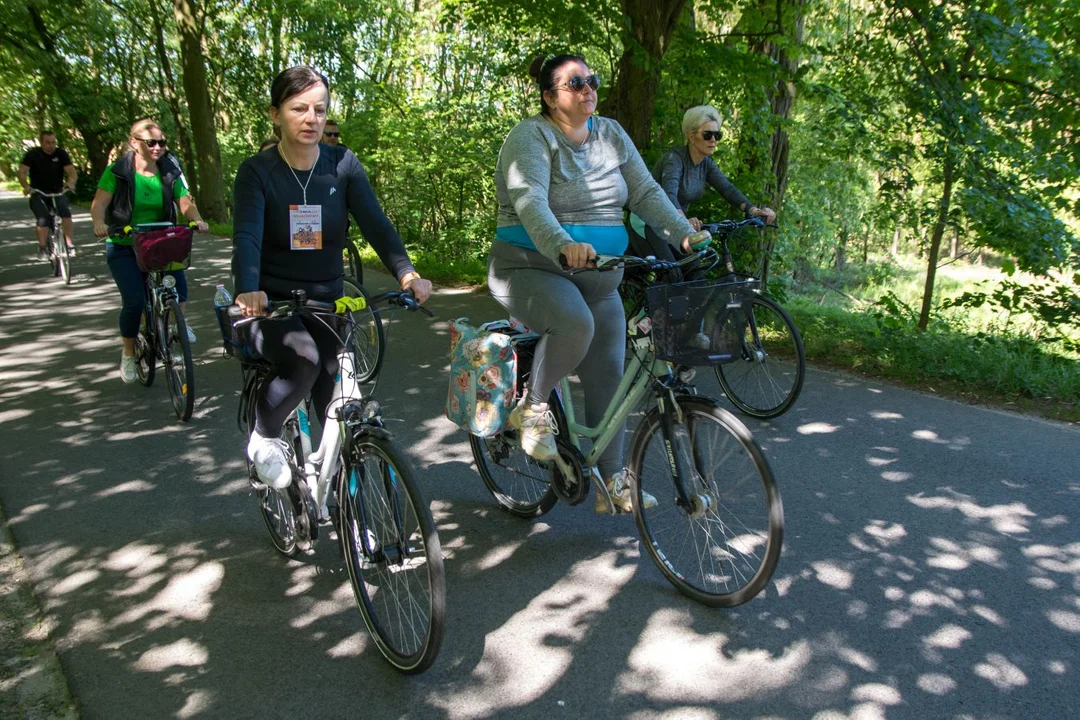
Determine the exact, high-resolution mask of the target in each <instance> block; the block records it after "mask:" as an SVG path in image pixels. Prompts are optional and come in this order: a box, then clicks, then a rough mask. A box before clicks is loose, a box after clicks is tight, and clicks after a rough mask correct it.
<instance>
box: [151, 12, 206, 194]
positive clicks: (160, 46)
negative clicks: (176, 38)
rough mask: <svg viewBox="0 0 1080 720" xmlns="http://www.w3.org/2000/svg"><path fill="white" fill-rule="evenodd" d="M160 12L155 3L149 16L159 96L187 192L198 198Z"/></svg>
mask: <svg viewBox="0 0 1080 720" xmlns="http://www.w3.org/2000/svg"><path fill="white" fill-rule="evenodd" d="M160 13H161V11H160V9H159V7H158V4H157V2H156V1H155V2H154V3H153V6H152V12H151V15H152V16H153V22H154V34H155V37H154V50H155V51H156V52H157V58H158V85H159V86H160V87H161V94H162V96H163V97H164V98H165V101H166V103H167V104H168V105H169V114H171V115H172V118H173V125H175V126H176V144H177V146H178V148H179V150H180V154H181V156H182V157H183V159H184V168H185V169H186V171H187V172H185V174H184V176H185V178H186V179H187V181H188V186H189V187H188V190H190V191H191V195H192V197H196V198H197V197H199V166H198V165H197V164H196V162H195V156H194V154H193V148H192V146H191V138H190V137H189V136H188V131H187V122H186V121H185V119H184V113H183V111H182V110H181V109H180V96H179V95H178V94H177V92H176V80H175V79H174V78H173V72H172V63H171V62H169V52H168V50H167V49H166V48H165V28H164V26H163V24H162V22H161V14H160Z"/></svg>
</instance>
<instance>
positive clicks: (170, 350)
mask: <svg viewBox="0 0 1080 720" xmlns="http://www.w3.org/2000/svg"><path fill="white" fill-rule="evenodd" d="M162 326H163V327H164V329H165V335H164V337H163V338H162V345H163V346H164V348H165V372H166V373H167V375H168V384H169V398H170V399H171V400H172V406H173V411H174V412H175V413H176V417H178V418H179V419H180V421H181V422H187V421H188V420H190V419H191V413H192V411H193V410H194V409H195V363H194V362H193V361H192V359H191V341H190V340H188V336H187V321H185V320H184V313H183V312H181V311H180V304H179V303H178V302H177V301H176V300H174V299H169V301H168V302H167V303H166V305H165V315H164V317H163V318H162Z"/></svg>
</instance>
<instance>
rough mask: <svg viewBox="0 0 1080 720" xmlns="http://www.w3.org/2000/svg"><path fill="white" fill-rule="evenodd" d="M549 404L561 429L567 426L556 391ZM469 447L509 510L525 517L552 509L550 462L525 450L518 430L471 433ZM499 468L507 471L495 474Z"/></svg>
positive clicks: (501, 504) (486, 484)
mask: <svg viewBox="0 0 1080 720" xmlns="http://www.w3.org/2000/svg"><path fill="white" fill-rule="evenodd" d="M548 407H550V408H551V411H552V413H553V414H554V415H555V424H556V426H557V427H558V428H559V432H560V433H562V432H563V428H565V427H566V416H565V415H563V411H562V405H561V404H560V403H559V401H558V396H557V395H556V393H554V392H552V393H551V398H550V399H549V401H548ZM469 447H470V448H471V449H472V456H473V462H475V463H476V471H477V472H478V473H480V479H481V480H483V481H484V487H486V488H487V489H488V492H490V493H491V497H493V498H494V499H495V502H496V503H498V505H499V507H501V508H502V509H503V510H505V511H506V512H508V513H510V514H511V515H514V516H515V517H520V518H526V519H528V518H535V517H540V516H541V515H544V514H546V513H548V512H550V511H551V509H552V508H553V507H555V503H557V502H558V501H559V497H558V495H556V494H555V490H554V489H553V488H552V487H551V467H550V464H549V463H541V462H539V461H537V460H534V459H533V458H531V457H529V456H528V455H526V454H525V451H524V450H522V449H521V441H520V439H519V437H518V431H517V430H514V429H512V428H510V427H506V428H503V431H502V432H501V433H499V434H497V435H493V436H491V437H486V438H482V437H477V436H476V435H472V434H470V435H469ZM496 468H499V469H500V470H505V471H506V472H505V473H502V472H499V473H498V474H496ZM504 475H505V477H504Z"/></svg>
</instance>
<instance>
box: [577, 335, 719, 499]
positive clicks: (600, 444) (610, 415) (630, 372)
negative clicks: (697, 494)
mask: <svg viewBox="0 0 1080 720" xmlns="http://www.w3.org/2000/svg"><path fill="white" fill-rule="evenodd" d="M633 347H634V349H635V350H637V351H640V352H649V356H648V357H647V360H648V363H646V362H645V361H643V360H642V358H641V356H640V354H639V352H634V353H633V354H632V355H631V357H630V364H629V367H627V369H626V372H625V373H624V374H623V377H622V380H621V381H620V382H619V387H618V388H617V389H616V390H615V395H614V396H613V397H612V398H611V402H610V403H608V407H607V409H606V410H605V411H604V417H603V418H602V419H601V420H600V424H599V425H597V426H596V427H590V426H588V425H584V424H581V423H578V422H577V417H576V413H575V412H574V403H573V398H572V396H571V394H570V380H569V378H566V377H564V378H563V379H562V380H560V381H559V396H560V400H561V402H562V409H563V415H564V416H565V417H566V426H567V430H568V431H569V435H570V438H569V439H570V443H571V444H572V445H573V446H574V448H575V449H577V450H578V451H579V452H580V451H581V442H580V439H581V438H583V437H584V438H588V439H590V440H592V447H591V448H590V449H589V452H588V454H587V455H585V456H584V466H585V467H587V468H590V469H591V471H592V473H591V474H592V476H593V479H594V480H597V479H598V474H597V472H596V464H597V461H598V460H599V458H600V455H601V454H602V453H603V452H604V450H606V449H607V447H608V445H610V444H611V441H612V440H614V439H615V435H616V434H617V433H621V432H623V427H622V425H623V423H624V422H625V421H626V420H627V418H629V417H630V414H631V413H632V412H633V411H634V408H635V407H637V405H638V403H639V402H640V401H641V399H642V398H644V397H645V395H646V393H647V392H648V391H649V388H650V386H652V385H654V384H655V383H657V382H658V381H659V380H660V379H661V378H664V377H670V376H671V375H672V372H673V370H674V368H673V367H672V365H671V364H670V363H668V362H667V361H664V360H657V359H656V358H655V356H651V349H652V338H651V337H648V336H645V337H639V338H637V339H635V340H634V342H633ZM671 395H673V390H672V389H670V388H668V389H667V392H661V391H658V392H657V402H658V405H659V408H660V412H661V427H662V429H663V435H664V444H665V447H666V450H667V458H668V463H669V464H670V466H671V474H672V477H674V478H675V491H676V495H677V500H676V503H677V504H678V505H679V506H681V507H684V508H689V507H691V501H690V495H689V493H688V492H687V490H686V486H685V483H684V481H683V478H684V477H685V471H684V468H683V463H682V457H681V455H680V454H679V453H677V452H675V448H674V421H673V419H672V415H671V409H674V410H675V411H676V412H678V405H677V404H675V403H674V402H672V403H671V404H670V407H669V406H668V405H667V403H665V396H671ZM697 462H698V460H697V458H695V463H697ZM556 463H557V464H558V465H559V466H560V469H561V470H562V472H563V473H564V474H565V473H566V472H567V470H568V468H566V467H563V461H562V459H561V458H559V457H557V459H556ZM597 487H598V488H603V491H604V493H605V495H606V494H607V488H606V487H605V486H604V483H603V482H597ZM609 503H610V499H609Z"/></svg>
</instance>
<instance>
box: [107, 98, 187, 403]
mask: <svg viewBox="0 0 1080 720" xmlns="http://www.w3.org/2000/svg"><path fill="white" fill-rule="evenodd" d="M128 142H129V144H130V145H131V150H130V151H128V152H127V153H125V154H124V155H123V156H121V157H120V159H119V160H117V161H116V162H114V163H113V164H111V165H109V167H107V168H105V172H104V173H103V174H102V176H101V180H100V181H98V187H97V193H96V194H95V195H94V202H93V204H92V205H91V206H90V215H91V217H92V218H93V220H94V235H96V236H97V237H99V238H106V242H105V257H106V259H107V261H108V264H109V272H111V273H112V276H113V280H114V281H115V282H116V287H117V289H118V290H119V291H120V297H121V300H122V303H121V307H120V338H121V340H122V341H123V344H124V349H123V351H122V353H121V355H120V379H121V380H123V381H124V382H125V383H131V382H135V380H136V379H137V374H136V367H137V362H138V361H137V359H136V357H135V338H136V337H137V336H138V334H139V322H140V320H141V318H142V315H143V307H144V304H145V302H146V273H144V272H143V271H142V270H140V269H139V265H138V263H137V262H136V261H135V250H134V248H132V242H133V241H132V239H131V237H130V236H128V235H126V233H125V232H124V228H125V227H126V226H129V225H130V226H135V225H142V224H144V223H155V222H168V223H173V224H175V223H176V221H177V214H176V208H177V205H179V207H180V213H181V214H182V215H183V216H184V217H185V218H186V219H187V220H189V221H192V222H195V223H198V230H199V232H206V231H207V229H208V228H207V225H206V223H205V222H203V219H202V218H201V217H200V216H199V209H198V208H197V207H196V206H195V203H194V201H193V200H192V199H191V196H190V195H189V194H188V188H187V183H186V182H184V174H183V173H182V172H181V171H180V164H179V163H178V162H177V161H176V158H174V157H173V156H172V154H171V153H169V151H168V150H167V149H166V147H167V145H168V143H167V142H166V140H165V136H164V135H163V134H162V132H161V128H160V127H158V124H157V123H156V122H154V121H153V120H150V119H146V120H140V121H138V122H137V123H135V124H134V125H132V126H131V134H130V136H129V138H128ZM169 274H170V275H172V276H173V277H175V278H176V293H177V296H178V297H179V299H180V307H181V308H186V304H185V303H186V301H187V294H188V293H187V279H186V278H185V276H184V271H183V270H174V271H170V272H169ZM187 328H188V340H190V341H191V342H194V341H195V333H194V332H193V331H192V329H191V325H188V326H187Z"/></svg>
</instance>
